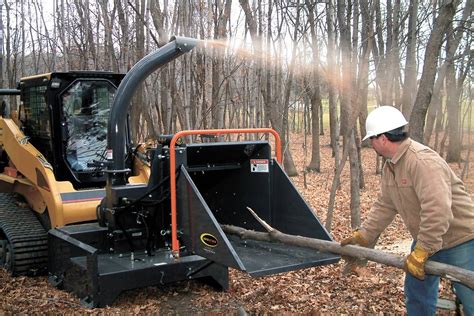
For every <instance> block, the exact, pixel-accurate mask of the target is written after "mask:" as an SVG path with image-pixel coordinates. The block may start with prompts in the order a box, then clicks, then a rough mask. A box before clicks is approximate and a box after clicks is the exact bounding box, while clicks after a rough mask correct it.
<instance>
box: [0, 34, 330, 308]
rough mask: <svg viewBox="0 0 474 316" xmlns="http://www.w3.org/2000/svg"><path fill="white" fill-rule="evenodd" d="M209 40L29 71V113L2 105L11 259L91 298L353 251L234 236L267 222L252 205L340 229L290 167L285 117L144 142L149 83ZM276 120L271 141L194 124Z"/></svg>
mask: <svg viewBox="0 0 474 316" xmlns="http://www.w3.org/2000/svg"><path fill="white" fill-rule="evenodd" d="M198 42H199V41H198V40H195V39H190V38H183V37H174V38H173V39H172V40H171V41H170V43H168V44H167V45H165V46H163V47H162V48H160V49H159V50H157V51H155V52H153V53H151V54H150V55H148V56H146V57H145V58H143V59H142V60H141V61H139V62H138V63H137V64H136V65H135V66H134V67H133V68H132V69H131V70H130V71H129V72H128V73H127V74H126V75H125V76H123V75H121V74H113V73H108V72H85V71H75V72H63V73H49V74H45V75H39V76H34V77H28V78H24V79H22V80H21V81H20V84H19V87H18V90H15V91H11V90H10V91H9V92H10V94H20V98H21V103H20V107H19V111H18V116H12V118H8V117H6V116H5V117H2V118H0V148H1V155H0V158H1V159H0V160H1V164H0V172H1V173H0V190H1V192H2V193H0V264H1V265H2V266H3V267H4V268H5V269H6V270H8V271H9V272H10V273H12V274H13V275H23V274H35V273H36V274H37V273H43V272H44V273H48V278H49V281H50V282H51V283H52V284H54V285H55V286H57V287H59V288H61V289H64V290H67V291H70V292H73V293H75V294H76V295H77V296H78V297H79V298H80V299H81V302H82V303H83V304H85V305H87V306H91V307H102V306H107V305H110V304H112V303H113V301H114V299H115V298H116V297H117V296H118V295H119V294H120V293H121V292H122V291H124V290H128V289H133V288H137V287H144V286H150V285H161V284H167V283H170V282H175V281H180V280H188V279H199V280H202V281H205V282H208V283H210V284H212V285H214V286H215V287H216V288H217V289H224V290H225V289H227V288H228V269H229V267H232V268H236V269H240V270H243V271H246V272H247V273H249V274H250V275H252V276H264V275H269V274H275V273H280V272H285V271H292V270H296V269H301V268H306V267H311V266H317V265H323V264H330V263H334V262H337V261H338V260H339V257H338V256H337V255H335V254H331V253H321V252H317V251H314V250H309V249H305V248H300V247H295V246H289V245H282V244H278V243H270V242H261V241H250V240H247V241H242V240H240V239H239V238H237V237H236V236H232V235H226V234H225V233H224V232H223V230H222V228H221V225H223V224H230V225H236V226H241V227H244V228H247V229H253V230H257V231H261V230H262V227H261V226H260V225H259V223H258V222H257V221H256V220H255V219H254V218H253V217H252V216H251V215H250V213H249V212H248V211H247V210H246V208H247V207H252V208H254V209H255V210H258V212H259V215H260V216H261V217H262V218H263V219H264V220H265V221H267V222H268V223H269V224H271V225H272V226H273V227H275V228H277V229H279V230H280V231H282V232H284V233H288V234H296V235H303V236H308V237H313V238H319V239H325V240H330V239H331V237H330V235H329V234H328V232H327V231H326V230H325V229H324V227H323V226H322V225H321V223H320V222H319V220H318V219H317V217H316V216H315V215H314V213H313V212H312V211H311V209H310V208H309V207H308V205H307V204H306V203H305V201H304V200H303V198H302V197H301V195H300V194H299V193H298V192H297V190H296V189H295V187H294V186H293V185H292V183H291V181H290V180H289V178H288V177H287V176H286V174H285V173H284V171H283V170H282V168H281V148H280V147H281V145H280V139H279V136H278V134H277V133H276V132H275V131H274V130H272V129H242V130H241V129H235V130H194V131H181V132H178V133H176V134H174V135H163V136H160V137H158V139H157V140H156V142H155V143H153V144H138V145H136V144H132V142H131V137H130V133H129V129H128V123H127V122H128V120H127V113H128V112H129V110H130V109H129V105H130V104H131V99H132V96H133V94H134V92H135V91H136V89H137V87H138V85H139V84H140V83H141V82H143V81H144V80H145V78H146V77H147V76H148V75H149V74H151V73H152V72H154V71H155V70H158V69H159V68H161V67H163V66H165V65H166V64H167V63H169V62H170V61H172V60H174V59H175V58H177V57H179V56H180V55H182V54H184V53H187V52H189V51H190V50H192V49H193V48H194V47H195V46H196V45H197V44H198ZM242 133H260V134H261V133H268V134H271V135H272V137H273V138H274V140H275V150H274V153H272V149H271V146H270V143H269V142H268V141H262V140H258V141H228V142H212V143H196V142H195V143H188V144H184V143H183V142H182V141H181V140H182V139H183V138H184V137H187V136H191V135H203V134H206V135H222V134H242Z"/></svg>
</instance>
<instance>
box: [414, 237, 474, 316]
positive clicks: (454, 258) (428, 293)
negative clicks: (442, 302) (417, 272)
mask: <svg viewBox="0 0 474 316" xmlns="http://www.w3.org/2000/svg"><path fill="white" fill-rule="evenodd" d="M415 243H416V241H415V242H413V245H412V249H413V247H414V246H415ZM429 260H432V261H437V262H442V263H446V264H451V265H453V266H458V267H461V268H464V269H466V270H472V271H474V240H470V241H467V242H465V243H462V244H460V245H458V246H456V247H453V248H450V249H445V250H440V251H438V252H437V253H435V254H434V255H433V256H431V257H430V258H429ZM438 287H439V277H438V276H435V275H431V274H427V275H425V279H424V280H423V281H422V280H418V279H417V278H415V277H414V276H412V275H411V274H410V273H407V274H406V277H405V304H406V308H407V313H408V315H414V316H415V315H416V316H418V315H435V313H436V303H437V301H438ZM454 290H455V293H456V296H457V297H458V298H459V300H460V301H461V303H462V304H463V307H464V314H465V315H466V316H473V315H474V290H473V289H470V288H468V287H467V286H465V285H462V284H461V283H456V282H455V283H454Z"/></svg>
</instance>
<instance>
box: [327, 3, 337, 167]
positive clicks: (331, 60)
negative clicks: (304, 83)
mask: <svg viewBox="0 0 474 316" xmlns="http://www.w3.org/2000/svg"><path fill="white" fill-rule="evenodd" d="M333 1H334V0H328V1H327V2H326V12H327V13H326V24H327V28H328V44H327V45H328V70H327V71H328V77H329V82H328V103H329V129H330V137H331V148H332V155H333V157H334V165H335V166H337V165H338V164H339V126H338V118H337V102H336V86H337V82H338V81H339V80H338V79H337V78H338V77H339V75H338V72H337V71H336V69H337V66H336V58H335V55H336V36H335V27H334V24H335V21H334V3H333Z"/></svg>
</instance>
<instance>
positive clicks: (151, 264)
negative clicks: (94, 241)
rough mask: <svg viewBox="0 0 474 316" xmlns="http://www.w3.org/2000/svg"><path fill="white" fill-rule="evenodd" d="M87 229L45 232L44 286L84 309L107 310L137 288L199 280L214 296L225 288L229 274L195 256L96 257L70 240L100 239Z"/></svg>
mask: <svg viewBox="0 0 474 316" xmlns="http://www.w3.org/2000/svg"><path fill="white" fill-rule="evenodd" d="M103 233H104V231H103V229H101V228H100V229H99V230H98V231H96V232H94V227H93V226H92V225H84V226H83V227H80V228H79V229H77V228H74V229H72V230H69V229H66V231H62V230H60V229H52V230H51V231H50V232H49V239H50V247H49V249H50V254H51V255H52V256H50V257H51V258H52V260H51V262H50V263H49V281H50V282H51V283H53V284H54V285H55V286H57V287H60V288H63V289H65V290H67V291H69V292H72V293H74V294H75V295H77V296H78V297H79V298H80V299H81V303H82V304H84V305H87V306H89V307H104V306H107V305H111V304H112V303H113V301H114V300H115V299H116V298H117V296H118V295H119V294H120V293H121V292H123V291H125V290H130V289H134V288H138V287H145V286H157V285H164V284H167V283H171V282H176V281H181V280H190V279H200V280H203V281H205V282H207V283H210V285H213V286H214V287H215V288H216V289H218V290H226V289H228V286H229V279H228V268H227V267H225V266H222V265H220V264H217V263H214V262H212V261H209V260H206V259H205V258H203V257H200V256H197V255H184V254H183V255H182V256H181V257H180V258H178V259H176V258H174V257H173V256H172V254H171V251H170V250H161V251H157V252H156V253H155V255H154V256H148V255H146V254H145V252H144V251H140V252H136V253H135V254H134V257H133V258H134V260H132V257H131V254H130V253H123V254H119V253H102V254H100V253H99V250H98V249H96V248H94V247H91V246H89V245H87V244H85V243H83V242H82V241H80V240H78V239H76V238H74V237H73V236H82V237H83V236H85V235H88V234H99V235H100V234H103Z"/></svg>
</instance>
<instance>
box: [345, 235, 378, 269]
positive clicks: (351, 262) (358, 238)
mask: <svg viewBox="0 0 474 316" xmlns="http://www.w3.org/2000/svg"><path fill="white" fill-rule="evenodd" d="M345 245H359V246H362V247H368V246H369V242H368V241H367V240H366V239H365V238H364V236H363V235H362V233H361V232H360V231H358V230H356V231H354V232H353V233H352V236H350V237H347V238H345V239H343V240H342V241H341V246H345ZM372 247H373V246H372ZM342 259H343V260H344V261H345V262H346V263H345V265H344V268H343V270H342V274H344V275H345V274H350V273H356V274H357V275H360V274H361V273H362V270H360V268H362V267H365V266H366V265H367V260H365V259H357V258H353V257H347V256H342Z"/></svg>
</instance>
